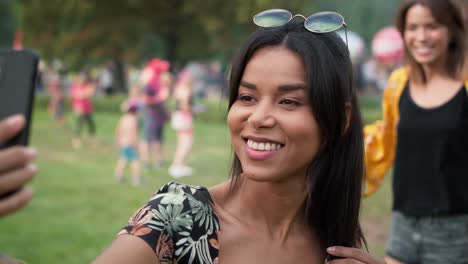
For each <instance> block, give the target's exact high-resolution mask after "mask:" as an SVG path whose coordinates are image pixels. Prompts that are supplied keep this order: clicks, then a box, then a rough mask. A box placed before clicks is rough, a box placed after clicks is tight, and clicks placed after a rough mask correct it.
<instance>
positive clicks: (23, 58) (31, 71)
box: [0, 50, 39, 149]
mask: <svg viewBox="0 0 468 264" xmlns="http://www.w3.org/2000/svg"><path fill="white" fill-rule="evenodd" d="M38 61H39V57H38V55H36V54H35V53H34V52H33V51H31V50H0V120H2V119H4V118H6V117H8V116H10V115H13V114H18V113H20V114H23V115H24V116H25V118H26V125H25V127H24V128H23V130H22V131H21V132H20V133H19V134H18V135H16V136H15V137H13V138H12V139H11V140H9V141H8V142H2V143H0V149H2V148H5V147H9V146H12V145H27V144H28V139H29V128H30V123H31V114H32V109H33V101H34V100H33V98H34V90H35V83H36V74H37V65H38Z"/></svg>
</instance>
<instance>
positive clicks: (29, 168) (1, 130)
mask: <svg viewBox="0 0 468 264" xmlns="http://www.w3.org/2000/svg"><path fill="white" fill-rule="evenodd" d="M24 125H25V119H24V117H23V116H21V115H14V116H10V117H7V118H5V119H4V120H0V145H2V144H3V143H5V142H6V141H7V140H9V139H11V138H12V137H13V136H14V135H16V134H17V133H18V132H19V131H20V130H21V129H22V128H23V127H24ZM35 159H36V150H35V149H34V148H31V147H24V146H12V147H8V148H0V218H1V217H5V216H7V215H10V214H12V213H14V212H16V211H18V210H19V209H21V208H23V207H24V206H26V205H27V204H28V203H29V202H30V201H31V199H32V197H33V191H32V190H31V189H30V188H27V187H25V185H26V184H27V183H28V182H30V181H31V180H32V179H33V178H34V176H35V175H36V173H37V168H36V166H35V165H34V161H35ZM15 191H16V192H15ZM0 263H2V264H3V263H5V264H7V263H8V264H19V263H23V262H20V261H18V260H14V259H12V258H10V257H8V256H6V255H4V254H2V253H1V252H0Z"/></svg>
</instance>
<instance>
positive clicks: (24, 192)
mask: <svg viewBox="0 0 468 264" xmlns="http://www.w3.org/2000/svg"><path fill="white" fill-rule="evenodd" d="M32 196H33V191H32V190H31V189H28V188H25V189H21V190H20V191H18V192H16V193H14V194H13V195H11V196H8V197H7V198H4V199H0V217H2V216H4V215H7V214H9V213H11V212H14V211H16V210H18V209H20V208H22V207H24V206H25V205H27V204H28V202H29V201H30V200H31V198H32Z"/></svg>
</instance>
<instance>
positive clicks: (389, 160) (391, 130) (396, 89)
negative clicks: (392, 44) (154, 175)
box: [364, 68, 407, 196]
mask: <svg viewBox="0 0 468 264" xmlns="http://www.w3.org/2000/svg"><path fill="white" fill-rule="evenodd" d="M406 80H407V70H406V69H405V68H401V69H398V70H396V71H395V72H394V73H392V75H391V76H390V79H389V80H388V85H387V87H386V88H385V91H384V97H383V101H382V114H383V120H379V121H377V122H375V123H373V124H371V125H367V126H365V128H364V144H365V154H366V155H365V164H366V179H365V182H366V190H365V196H368V195H371V194H372V193H374V192H375V191H377V189H378V188H379V187H380V185H381V184H382V182H383V179H384V177H385V174H386V173H387V171H388V169H389V168H390V167H391V166H392V165H393V161H394V158H395V146H396V142H397V135H396V124H397V122H398V119H399V116H398V115H399V111H398V102H399V99H400V95H401V92H402V91H403V88H404V86H405V84H406Z"/></svg>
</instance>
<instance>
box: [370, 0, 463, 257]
mask: <svg viewBox="0 0 468 264" xmlns="http://www.w3.org/2000/svg"><path fill="white" fill-rule="evenodd" d="M396 24H397V27H398V30H399V31H400V33H401V35H402V37H403V39H404V44H405V53H406V54H405V55H406V59H407V65H406V66H404V67H402V68H400V69H397V70H395V71H394V72H393V73H392V75H391V76H390V78H389V82H388V85H387V88H386V89H385V92H384V98H383V120H382V121H378V122H377V123H375V124H372V125H369V126H366V127H365V129H364V130H365V144H366V167H367V173H366V178H367V190H366V194H367V195H369V194H371V193H373V192H374V191H376V189H377V188H378V187H379V185H380V184H381V183H382V181H383V177H384V176H385V174H386V172H387V170H388V169H389V168H390V167H391V166H392V165H393V166H394V169H393V185H392V187H393V189H392V190H393V217H392V227H391V231H390V238H389V242H388V245H387V258H386V260H387V263H389V264H393V263H468V250H467V249H468V192H467V186H468V137H467V135H468V94H467V92H468V79H466V76H465V79H464V76H463V74H462V70H463V66H464V65H463V64H464V58H465V56H466V46H465V41H466V28H465V27H466V24H465V23H463V20H462V15H461V13H460V10H459V9H457V8H456V6H455V5H454V4H453V3H452V2H451V1H447V0H404V1H402V2H401V6H400V8H399V11H398V14H397V17H396Z"/></svg>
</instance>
